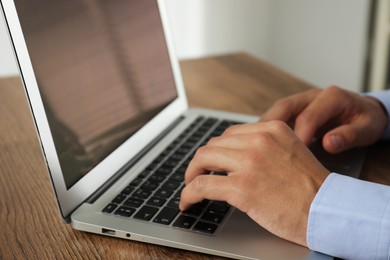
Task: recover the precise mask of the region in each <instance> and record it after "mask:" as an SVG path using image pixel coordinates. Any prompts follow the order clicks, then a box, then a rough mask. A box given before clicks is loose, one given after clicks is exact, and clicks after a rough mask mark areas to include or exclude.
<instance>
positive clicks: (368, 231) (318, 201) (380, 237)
mask: <svg viewBox="0 0 390 260" xmlns="http://www.w3.org/2000/svg"><path fill="white" fill-rule="evenodd" d="M307 244H308V247H309V248H310V249H311V250H314V251H318V252H321V253H324V254H328V255H332V256H336V257H341V258H344V259H389V257H390V252H389V250H390V187H388V186H385V185H381V184H376V183H371V182H366V181H362V180H358V179H355V178H351V177H347V176H343V175H339V174H335V173H332V174H330V175H329V176H328V177H327V179H326V180H325V182H324V183H323V184H322V186H321V188H320V190H319V191H318V193H317V195H316V197H315V198H314V200H313V202H312V204H311V208H310V213H309V220H308V227H307Z"/></svg>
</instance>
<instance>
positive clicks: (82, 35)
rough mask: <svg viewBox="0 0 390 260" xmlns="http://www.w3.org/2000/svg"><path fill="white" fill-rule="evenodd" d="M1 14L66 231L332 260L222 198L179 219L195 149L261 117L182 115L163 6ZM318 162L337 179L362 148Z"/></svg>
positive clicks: (210, 250)
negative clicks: (68, 227)
mask: <svg viewBox="0 0 390 260" xmlns="http://www.w3.org/2000/svg"><path fill="white" fill-rule="evenodd" d="M1 5H2V9H3V12H4V16H5V21H6V23H7V25H8V29H9V35H10V38H11V41H12V44H13V47H14V50H15V56H16V58H17V62H18V66H19V69H20V74H21V78H22V81H23V83H24V86H25V90H26V96H27V99H28V101H29V103H30V107H31V112H32V115H33V118H34V121H35V124H36V129H37V135H38V137H39V139H40V141H41V146H42V152H43V156H44V158H45V160H46V163H47V166H48V172H49V176H50V178H51V181H52V184H53V188H54V194H55V197H56V200H57V202H58V207H59V211H60V213H61V216H62V218H63V219H64V220H65V221H66V222H67V223H70V224H71V225H72V227H73V228H75V229H77V230H82V231H86V232H91V233H97V234H102V235H106V236H111V237H117V238H122V239H127V240H134V241H141V242H145V243H153V244H158V245H163V246H167V247H173V248H180V249H185V250H192V251H196V252H201V253H206V254H212V255H218V256H223V257H230V258H237V259H329V258H330V257H328V256H325V255H322V254H319V253H316V252H311V251H310V250H308V249H307V248H304V247H301V246H299V245H296V244H293V243H290V242H288V241H285V240H283V239H280V238H278V237H276V236H274V235H272V234H271V233H269V232H268V231H266V230H264V229H263V228H262V227H260V226H259V225H257V224H256V223H255V222H254V221H252V220H251V219H250V218H249V217H248V216H247V215H245V214H244V213H242V212H240V211H239V210H237V209H235V208H233V207H232V206H230V205H228V204H227V203H225V202H222V201H207V200H205V201H203V202H201V203H198V204H197V205H194V206H193V207H192V208H190V209H189V210H188V211H186V212H179V209H178V203H179V199H180V192H181V189H182V188H183V186H184V184H183V176H184V172H185V170H186V167H187V165H188V164H189V162H190V161H191V158H192V156H193V155H194V152H195V151H196V149H197V148H198V147H200V146H201V145H204V144H205V143H206V142H207V141H208V140H209V139H210V138H212V137H213V136H217V135H220V134H221V133H223V131H224V130H225V129H226V128H227V127H229V126H231V125H234V124H240V123H247V122H254V121H256V120H258V118H257V117H256V116H251V115H242V114H235V113H229V112H224V111H214V110H206V109H201V108H192V109H189V108H188V105H187V100H186V96H185V91H184V87H183V82H182V78H181V74H180V68H179V64H178V61H177V58H176V56H175V52H174V47H173V40H172V33H171V31H170V26H169V19H168V13H167V10H166V3H165V1H163V0H158V1H156V0H142V1H140V0H116V1H99V0H67V1H58V0H35V1H22V0H14V1H12V0H2V1H1ZM318 147H320V146H318V145H317V148H318ZM317 148H315V150H316V151H317V150H318V151H317V152H316V153H317V154H324V153H323V152H321V151H320V150H321V149H317ZM325 156H328V157H329V158H327V162H324V163H325V164H329V165H331V166H330V167H340V166H341V168H338V169H337V170H336V171H338V172H340V171H341V172H344V173H345V174H349V175H354V176H357V175H358V174H359V172H360V168H361V166H362V162H363V160H362V153H361V152H360V151H351V152H350V153H348V154H343V155H338V156H337V158H336V157H335V156H330V155H327V154H325ZM335 159H336V160H335ZM212 174H221V175H223V174H224V173H212Z"/></svg>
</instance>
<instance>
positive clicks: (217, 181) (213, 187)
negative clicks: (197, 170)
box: [179, 175, 235, 211]
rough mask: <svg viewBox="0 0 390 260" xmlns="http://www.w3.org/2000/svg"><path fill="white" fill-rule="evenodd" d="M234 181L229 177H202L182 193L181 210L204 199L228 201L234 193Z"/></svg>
mask: <svg viewBox="0 0 390 260" xmlns="http://www.w3.org/2000/svg"><path fill="white" fill-rule="evenodd" d="M234 186H235V183H234V179H233V178H231V177H228V176H218V175H201V176H197V177H196V178H195V179H194V180H193V181H191V182H190V183H188V184H187V186H185V188H184V189H183V191H182V193H181V198H180V205H179V208H180V210H182V211H184V210H186V209H188V208H189V207H190V206H191V205H192V204H195V203H198V202H201V201H202V200H204V199H208V200H220V201H228V200H229V197H228V196H232V191H234Z"/></svg>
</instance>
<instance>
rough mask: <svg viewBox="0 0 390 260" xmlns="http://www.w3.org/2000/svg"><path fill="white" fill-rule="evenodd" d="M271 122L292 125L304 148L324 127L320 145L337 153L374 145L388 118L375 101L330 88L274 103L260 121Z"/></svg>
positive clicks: (293, 96)
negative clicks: (275, 121) (276, 121)
mask: <svg viewBox="0 0 390 260" xmlns="http://www.w3.org/2000/svg"><path fill="white" fill-rule="evenodd" d="M271 120H281V121H284V122H287V123H289V124H290V125H292V126H293V128H294V130H295V133H296V135H297V136H298V137H299V138H300V139H301V141H302V142H304V143H305V144H306V145H308V144H310V142H311V141H312V139H313V137H314V136H315V135H316V133H317V132H318V130H319V129H321V128H323V127H326V131H325V134H324V136H323V139H322V145H323V147H324V149H325V150H326V151H328V152H330V153H338V152H342V151H345V150H347V149H350V148H353V147H361V146H366V145H370V144H373V143H375V142H376V141H377V140H378V139H379V138H380V137H381V136H382V134H383V132H384V130H385V128H386V126H387V124H388V120H389V118H388V115H387V114H386V111H385V110H384V108H383V107H382V105H381V103H380V102H379V101H378V100H376V99H374V98H372V97H368V96H360V95H358V94H356V93H353V92H350V91H346V90H343V89H341V88H338V87H329V88H327V89H324V90H320V89H313V90H309V91H307V92H304V93H299V94H295V95H292V96H290V97H287V98H284V99H281V100H279V101H277V102H276V103H275V104H274V105H273V106H272V107H271V108H270V109H269V110H268V111H267V112H266V113H265V114H264V115H263V116H262V117H261V119H260V121H262V122H266V121H271Z"/></svg>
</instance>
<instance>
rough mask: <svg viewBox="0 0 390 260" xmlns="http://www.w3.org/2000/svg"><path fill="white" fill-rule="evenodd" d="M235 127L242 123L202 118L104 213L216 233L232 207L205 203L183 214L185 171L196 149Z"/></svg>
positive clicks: (206, 201)
mask: <svg viewBox="0 0 390 260" xmlns="http://www.w3.org/2000/svg"><path fill="white" fill-rule="evenodd" d="M234 124H239V123H238V122H232V121H226V120H224V121H221V120H218V119H215V118H204V117H198V118H197V119H196V120H195V121H194V122H193V123H192V124H191V125H190V126H189V127H187V128H186V129H185V130H184V131H183V133H182V134H180V135H179V136H178V137H177V138H176V139H175V140H174V141H173V142H172V143H171V144H170V145H169V146H168V147H167V148H166V149H165V150H164V151H163V152H162V153H161V154H160V155H159V156H157V158H155V159H154V160H153V162H152V163H150V164H149V165H148V166H147V167H146V168H145V169H144V170H143V171H142V172H141V173H140V174H139V175H138V177H137V178H136V179H134V180H133V181H132V182H130V183H129V184H128V185H127V187H126V188H125V189H123V190H122V191H121V192H120V193H119V194H118V195H117V196H116V197H115V198H114V199H113V200H112V201H111V202H110V203H109V204H108V205H107V206H106V207H105V208H104V209H103V210H102V212H104V213H106V214H114V215H117V216H121V217H127V218H130V217H131V218H134V219H137V220H141V221H148V222H153V223H156V224H160V225H170V226H173V227H175V228H180V229H185V230H191V231H195V232H201V233H205V234H213V233H215V231H216V230H217V228H218V225H219V224H220V223H222V221H223V219H224V217H225V216H226V215H227V214H228V212H229V210H230V205H229V204H227V203H226V202H222V201H208V200H204V201H202V202H200V203H198V204H195V205H193V206H192V207H191V208H190V209H188V210H186V211H185V212H180V210H179V202H180V194H181V191H182V189H183V187H184V174H185V171H186V169H187V166H188V164H189V163H190V161H191V159H192V157H193V156H194V154H195V152H196V150H197V149H198V148H199V147H200V146H202V145H205V144H206V143H207V142H208V141H209V140H210V139H211V138H212V137H215V136H219V135H221V134H222V133H223V132H224V131H225V129H226V128H228V127H229V126H231V125H234ZM210 174H218V175H226V174H225V173H210Z"/></svg>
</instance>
